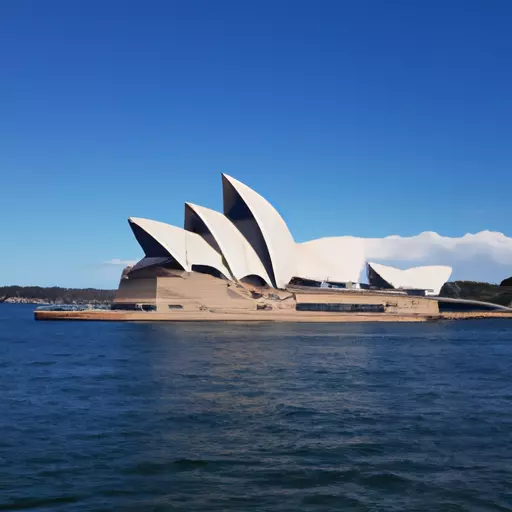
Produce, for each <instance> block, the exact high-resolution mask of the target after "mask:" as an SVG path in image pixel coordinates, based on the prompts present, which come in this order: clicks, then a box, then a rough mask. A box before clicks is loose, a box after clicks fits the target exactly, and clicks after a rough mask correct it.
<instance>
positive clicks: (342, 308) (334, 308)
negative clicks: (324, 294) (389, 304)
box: [295, 303, 385, 313]
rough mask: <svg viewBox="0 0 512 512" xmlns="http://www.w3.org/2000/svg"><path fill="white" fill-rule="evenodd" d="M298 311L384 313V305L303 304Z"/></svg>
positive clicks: (297, 308)
mask: <svg viewBox="0 0 512 512" xmlns="http://www.w3.org/2000/svg"><path fill="white" fill-rule="evenodd" d="M295 309H296V311H322V312H327V313H384V311H385V308H384V305H383V304H344V303H301V304H297V305H296V306H295Z"/></svg>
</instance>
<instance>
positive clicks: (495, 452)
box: [0, 305, 512, 511]
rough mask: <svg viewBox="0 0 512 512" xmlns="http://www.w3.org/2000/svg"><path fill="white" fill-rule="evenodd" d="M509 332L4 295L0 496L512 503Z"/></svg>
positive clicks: (102, 506) (19, 500) (186, 504)
mask: <svg viewBox="0 0 512 512" xmlns="http://www.w3.org/2000/svg"><path fill="white" fill-rule="evenodd" d="M511 341H512V326H511V325H510V324H509V323H507V322H505V321H481V322H470V321H467V322H461V323H438V324H410V325H408V324H394V325H390V324H346V325H318V324H311V325H304V324H301V325H287V324H270V323H269V324H249V325H244V324H221V323H215V324H208V323H197V324H174V325H173V324H162V323H158V324H150V323H140V324H123V323H73V322H69V323H65V322H62V323H61V322H57V323H53V322H47V323H45V322H41V323H36V322H34V321H32V316H31V309H30V308H26V307H24V306H19V305H0V354H1V359H0V393H1V395H0V396H1V397H2V400H1V401H0V426H1V427H2V428H1V432H2V436H1V437H0V461H1V462H2V464H0V491H1V492H0V510H1V509H4V510H11V509H16V510H23V509H27V510H38V511H40V510H59V509H60V510H66V511H68V510H71V511H73V510H77V511H79V510H84V511H85V510H87V511H89V510H194V511H195V510H223V511H224V510H237V511H238V510H276V511H278V510H279V511H296V510H310V511H317V510H318V511H320V510H425V511H426V510H429V511H431V510H475V511H476V510H509V509H510V508H511V507H512V487H511V483H510V482H512V467H511V464H510V460H512V437H511V436H510V432H512V383H511V380H510V377H509V375H510V367H511V363H512V350H511V347H510V342H511Z"/></svg>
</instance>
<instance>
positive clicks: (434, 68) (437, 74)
mask: <svg viewBox="0 0 512 512" xmlns="http://www.w3.org/2000/svg"><path fill="white" fill-rule="evenodd" d="M511 23H512V3H511V2H509V1H508V0H496V1H494V2H482V1H477V0H464V1H458V0H450V1H449V2H447V1H445V0H443V1H441V0H429V1H422V0H418V1H414V2H411V1H409V0H403V1H394V0H388V1H386V2H382V1H380V0H375V1H365V0H360V1H342V0H337V1H313V0H310V1H307V2H306V1H300V0H293V1H292V0H290V1H287V0H278V1H275V0H274V1H265V0H258V1H252V2H240V1H224V0H216V1H215V2H213V1H195V0H190V1H184V0H182V1H179V2H178V1H146V2H142V1H138V2H133V1H127V0H122V1H121V0H119V1H115V0H108V1H104V0H103V1H96V0H88V1H78V0H77V1H71V2H70V1H67V0H62V1H55V0H45V1H44V2H41V1H39V0H34V1H26V0H4V1H3V2H0V47H1V48H2V51H1V52H0V102H1V108H0V176H1V182H0V183H1V185H0V187H1V188H0V200H1V204H2V206H3V212H4V215H3V221H2V225H1V235H2V249H3V250H2V251H1V252H0V285H1V284H17V283H19V284H41V285H50V284H57V285H65V286H88V285H91V286H107V287H115V286H116V284H117V279H118V276H119V271H120V269H119V268H116V269H112V268H107V267H105V266H104V265H102V262H104V261H107V260H110V259H112V258H122V259H124V258H130V259H131V258H137V257H139V256H140V255H141V251H140V249H139V247H138V245H137V243H136V241H135V240H134V238H133V237H132V234H131V231H130V229H129V227H128V224H127V222H126V219H127V217H128V216H130V215H132V216H139V217H149V218H154V219H157V220H162V221H166V222H169V223H172V224H176V225H182V222H183V202H184V201H191V202H194V203H197V204H202V205H204V206H207V207H211V208H215V209H221V208H222V204H221V201H222V193H221V180H220V173H221V172H226V173H228V174H230V175H232V176H234V177H236V178H237V179H239V180H241V181H243V182H245V183H247V184H248V185H250V186H252V187H253V188H254V189H255V190H257V191H258V192H260V193H261V194H262V195H264V196H265V197H266V198H267V199H269V200H270V201H271V202H272V203H273V204H274V205H275V206H276V207H277V208H278V210H279V211H280V212H281V213H282V214H283V216H284V218H285V219H286V221H287V222H288V224H289V226H290V229H291V231H292V233H293V235H294V236H295V238H296V239H297V240H298V241H305V240H308V239H311V238H317V237H321V236H332V235H356V236H362V237H382V236H386V235H390V234H399V235H403V236H410V235H416V234H418V233H420V232H422V231H425V230H429V231H435V232H438V233H440V234H441V235H443V236H449V237H460V236H462V235H464V234H465V233H467V232H470V233H475V232H478V231H481V230H491V231H498V232H501V233H504V234H505V235H507V236H508V237H510V236H512V201H511V199H510V197H511V196H510V193H511V189H512V172H511V169H512V165H511V164H512V156H511V141H512V124H511V119H512V99H511V98H512V96H511V93H510V91H512V66H511V60H510V59H511V57H510V56H511V55H512V38H511V37H510V25H511Z"/></svg>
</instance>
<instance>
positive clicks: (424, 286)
mask: <svg viewBox="0 0 512 512" xmlns="http://www.w3.org/2000/svg"><path fill="white" fill-rule="evenodd" d="M368 266H369V267H371V268H372V269H373V271H374V272H376V273H377V274H378V275H379V276H380V277H381V278H382V279H384V281H386V282H387V283H389V284H390V285H391V286H392V287H393V288H397V289H400V288H402V289H417V290H427V294H428V295H439V292H440V291H441V288H442V286H443V284H444V283H446V281H448V279H449V278H450V275H451V273H452V268H451V267H447V266H444V265H430V266H426V267H412V268H408V269H407V270H400V269H398V268H394V267H389V266H387V265H381V264H380V263H372V262H368Z"/></svg>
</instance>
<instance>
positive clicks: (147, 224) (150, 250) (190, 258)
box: [129, 217, 231, 279]
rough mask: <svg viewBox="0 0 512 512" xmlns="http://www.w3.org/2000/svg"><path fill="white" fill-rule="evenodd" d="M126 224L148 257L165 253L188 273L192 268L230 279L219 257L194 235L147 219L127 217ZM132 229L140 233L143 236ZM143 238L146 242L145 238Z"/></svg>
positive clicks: (161, 255) (201, 239)
mask: <svg viewBox="0 0 512 512" xmlns="http://www.w3.org/2000/svg"><path fill="white" fill-rule="evenodd" d="M129 222H130V225H131V226H132V229H133V230H134V233H135V236H136V238H137V240H138V241H139V243H140V244H141V246H142V249H143V250H144V252H145V253H146V256H147V257H163V256H164V255H165V254H163V253H162V249H164V250H165V252H166V253H167V254H168V255H169V256H171V257H172V258H174V259H175V260H176V261H177V262H178V263H179V265H180V266H181V267H183V269H184V270H186V271H187V272H191V271H192V270H193V268H192V267H193V266H206V267H211V268H214V269H216V270H218V271H219V272H220V273H221V274H222V275H223V276H224V277H226V278H227V279H230V277H231V276H230V273H229V270H228V269H227V268H226V266H225V265H224V263H223V262H222V256H221V255H220V254H219V253H218V252H217V251H215V250H214V249H212V248H211V247H210V245H208V243H207V242H206V241H205V240H203V238H202V237H200V236H199V235H197V234H196V233H191V232H189V231H185V230H184V229H182V228H178V227H176V226H171V225H170V224H166V223H164V222H158V221H156V220H150V219H140V218H136V217H130V219H129ZM134 226H136V228H139V229H140V230H142V232H143V233H142V235H141V234H140V232H139V231H138V230H137V229H134ZM138 234H139V236H137V235H138ZM144 235H147V236H149V238H144ZM155 242H156V244H155Z"/></svg>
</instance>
